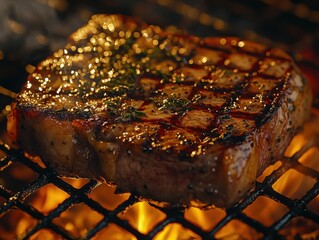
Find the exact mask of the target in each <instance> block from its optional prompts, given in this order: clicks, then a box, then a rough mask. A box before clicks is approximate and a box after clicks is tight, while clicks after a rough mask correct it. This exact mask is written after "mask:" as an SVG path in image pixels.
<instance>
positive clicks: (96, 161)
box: [8, 15, 311, 207]
mask: <svg viewBox="0 0 319 240" xmlns="http://www.w3.org/2000/svg"><path fill="white" fill-rule="evenodd" d="M310 107H311V93H310V90H309V86H308V83H307V81H306V80H305V78H304V77H303V75H302V73H301V72H300V71H299V69H298V68H297V67H296V65H295V64H294V62H293V60H292V59H291V57H290V56H288V55H287V54H286V53H285V52H283V51H282V50H279V49H272V48H267V47H265V46H263V45H260V44H258V43H254V42H251V41H245V40H241V39H238V38H230V37H227V38H215V37H214V38H211V37H208V38H199V37H196V36H191V35H187V34H185V35H182V34H174V33H169V32H167V31H164V30H162V29H161V28H160V27H158V26H151V25H147V24H145V23H142V22H139V21H137V20H135V19H133V18H131V17H127V16H121V15H96V16H93V17H92V19H91V20H90V21H89V23H88V24H87V25H86V26H84V27H82V28H80V29H79V30H77V31H76V32H75V33H74V34H72V35H71V36H70V38H69V41H68V43H67V45H66V46H65V48H63V49H60V50H59V51H57V52H55V53H54V54H53V55H52V56H50V57H48V58H47V59H45V60H44V61H42V62H41V63H40V64H39V65H38V66H37V67H36V70H35V71H34V72H33V73H32V74H31V75H30V76H29V77H28V79H27V82H26V84H25V86H24V88H23V90H22V91H21V93H20V94H19V96H18V98H17V100H16V102H15V104H14V110H13V111H12V114H11V115H10V117H9V121H8V130H9V132H10V133H11V135H12V136H13V138H14V139H15V140H16V143H17V144H18V145H19V146H21V147H22V148H23V149H24V150H25V151H26V152H27V153H29V154H31V155H34V156H39V157H40V158H41V159H42V160H43V162H44V163H45V164H46V165H47V166H49V167H50V168H52V169H54V170H55V171H57V172H58V173H59V174H60V175H63V176H69V177H85V178H97V179H101V180H105V181H107V182H109V183H112V184H115V185H116V186H117V188H118V190H119V191H124V192H132V193H135V194H138V195H140V196H143V197H145V198H149V199H153V200H157V201H165V202H168V203H172V204H186V205H192V204H194V203H196V204H197V203H198V202H200V203H203V204H205V205H211V204H214V205H216V206H218V207H229V206H230V205H232V204H233V203H235V202H237V201H239V200H240V198H241V197H242V196H243V195H244V194H245V193H247V192H248V191H249V190H250V189H251V188H252V187H253V186H254V183H255V181H256V178H257V176H258V175H260V174H261V173H262V171H263V170H264V169H265V168H266V167H267V166H269V165H270V164H273V163H274V162H275V161H276V160H278V159H280V158H282V157H283V156H284V152H285V149H286V147H287V146H288V144H289V142H290V140H291V139H292V137H293V136H294V134H295V133H296V131H297V130H298V129H299V128H300V127H301V126H302V125H303V123H304V121H305V120H306V119H307V117H308V116H309V112H310Z"/></svg>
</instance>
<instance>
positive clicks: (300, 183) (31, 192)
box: [0, 110, 319, 239]
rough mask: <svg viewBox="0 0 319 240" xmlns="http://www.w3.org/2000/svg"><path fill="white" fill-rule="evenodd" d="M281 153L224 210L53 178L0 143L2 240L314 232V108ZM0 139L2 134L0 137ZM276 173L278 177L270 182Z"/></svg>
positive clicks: (318, 117) (318, 225) (318, 158)
mask: <svg viewBox="0 0 319 240" xmlns="http://www.w3.org/2000/svg"><path fill="white" fill-rule="evenodd" d="M316 111H317V110H314V111H313V112H314V113H313V117H312V120H311V121H310V122H309V123H307V124H306V126H305V128H304V130H303V131H302V132H301V133H300V134H298V135H297V136H295V138H294V139H293V141H292V142H291V144H290V146H289V147H288V149H287V151H286V156H287V157H286V158H285V159H282V160H281V161H278V162H277V163H276V164H274V165H272V166H270V167H269V168H267V169H266V170H265V172H264V173H263V175H262V176H260V177H259V178H258V182H257V185H256V188H255V189H254V190H253V191H252V192H250V193H249V194H248V195H247V196H246V197H245V198H244V199H243V200H242V201H241V202H239V203H237V204H236V205H235V206H233V207H232V208H230V209H226V210H223V209H219V208H214V207H210V208H206V209H201V208H196V207H191V208H184V207H169V208H168V207H166V206H165V205H164V204H162V203H155V202H152V201H146V200H143V199H140V198H138V197H136V196H134V195H133V194H129V193H122V194H121V193H115V191H116V190H115V188H114V187H113V186H110V185H107V184H105V183H99V182H97V181H95V180H87V179H68V178H62V177H58V176H57V175H56V174H55V173H54V172H53V171H52V170H50V169H46V168H44V166H43V164H42V163H41V162H40V161H39V160H38V159H34V158H33V159H32V161H31V160H29V159H28V158H26V157H24V156H23V153H22V152H20V151H17V150H13V149H10V148H8V146H7V145H5V144H4V143H2V145H1V148H0V149H1V151H0V154H1V161H0V164H1V171H0V181H1V186H0V204H1V205H0V206H1V208H0V214H1V215H0V236H1V238H2V239H13V238H19V239H20V238H21V239H27V238H30V239H62V238H63V239H65V238H66V239H78V238H81V239H82V238H84V239H89V238H90V239H106V238H107V239H139V238H143V237H146V238H148V239H202V238H209V237H213V238H215V239H256V238H262V237H264V238H268V239H273V238H276V239H277V238H278V237H280V236H285V237H291V238H292V237H296V236H299V237H300V238H301V239H309V238H311V237H313V239H315V237H318V236H319V231H318V229H319V195H318V194H319V164H318V163H319V137H318V136H319V129H318V124H319V114H318V112H317V113H316ZM2 139H5V137H4V138H2ZM277 179H278V180H277Z"/></svg>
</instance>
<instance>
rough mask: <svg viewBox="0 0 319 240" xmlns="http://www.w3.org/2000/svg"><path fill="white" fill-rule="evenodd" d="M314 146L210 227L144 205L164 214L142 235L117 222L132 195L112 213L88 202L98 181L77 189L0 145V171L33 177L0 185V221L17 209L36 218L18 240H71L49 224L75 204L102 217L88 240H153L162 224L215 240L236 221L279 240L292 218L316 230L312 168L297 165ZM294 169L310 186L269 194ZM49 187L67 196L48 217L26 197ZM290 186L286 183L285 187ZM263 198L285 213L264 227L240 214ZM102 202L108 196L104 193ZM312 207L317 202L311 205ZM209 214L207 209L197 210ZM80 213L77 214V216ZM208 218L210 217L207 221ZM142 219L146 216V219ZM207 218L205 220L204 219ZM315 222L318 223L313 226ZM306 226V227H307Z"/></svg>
mask: <svg viewBox="0 0 319 240" xmlns="http://www.w3.org/2000/svg"><path fill="white" fill-rule="evenodd" d="M318 147H319V138H318V136H316V137H315V138H313V139H309V141H308V142H307V143H306V145H305V146H303V147H302V148H301V149H300V150H299V151H298V152H296V153H295V154H294V155H293V156H291V157H287V158H285V159H283V160H282V161H281V163H282V165H281V166H280V167H279V168H278V169H276V170H275V171H273V172H272V173H271V174H270V175H269V176H267V177H265V179H264V180H263V181H262V182H257V185H256V188H255V189H254V190H253V191H252V192H250V193H249V194H248V195H247V196H246V197H245V198H244V199H243V200H242V201H241V202H239V203H237V204H236V205H234V206H233V207H231V208H229V209H227V210H225V213H226V215H225V216H224V217H223V218H222V219H221V220H220V221H219V222H217V223H216V224H215V225H214V226H213V227H212V228H211V229H209V230H203V229H202V228H201V226H199V225H198V224H196V223H193V222H191V221H189V220H188V219H186V218H185V211H187V210H186V209H185V208H182V207H176V208H165V207H160V206H158V205H154V204H153V203H149V205H150V206H152V207H154V208H156V209H157V210H158V211H160V212H162V213H164V215H165V217H164V218H163V219H161V220H160V221H158V222H157V223H156V224H155V226H154V227H153V228H152V230H151V231H150V232H148V233H147V234H145V233H143V232H141V231H139V230H138V229H136V227H135V226H132V224H131V223H130V222H129V221H127V220H126V219H123V218H121V214H123V213H124V212H125V211H126V210H127V209H129V208H130V207H131V206H132V205H134V204H136V203H139V202H141V201H142V200H140V199H139V198H138V197H137V196H134V195H133V194H132V195H130V197H129V198H127V199H126V200H124V201H123V202H122V203H120V204H119V205H118V206H117V207H116V208H115V209H113V210H111V211H110V210H108V209H107V208H105V207H103V206H102V205H103V204H102V205H101V203H100V202H99V201H96V200H94V199H93V198H91V197H90V196H89V194H90V193H92V192H94V191H95V189H96V188H97V187H98V186H99V183H98V182H97V181H96V180H90V181H88V182H87V183H86V184H84V185H83V186H82V187H80V188H76V187H74V186H72V185H71V184H70V183H68V182H67V181H65V180H63V179H62V178H60V177H59V176H57V174H56V173H55V172H54V171H52V170H50V169H47V168H43V167H41V166H40V165H39V164H38V163H36V162H33V161H31V160H29V159H28V158H26V157H25V156H24V154H23V152H22V151H21V150H14V149H10V148H8V146H7V145H6V144H4V143H2V144H1V145H0V150H1V151H2V152H3V153H4V155H5V156H3V157H2V159H1V168H2V171H4V169H7V168H9V167H10V165H11V164H14V163H16V162H19V163H21V164H23V165H25V166H26V167H28V168H30V169H32V171H33V172H35V173H36V174H37V177H36V179H35V180H34V181H33V182H31V183H29V184H22V185H21V186H19V189H21V190H19V191H17V192H12V191H11V190H9V189H8V188H7V187H6V183H3V184H2V185H1V187H0V196H1V197H2V198H3V199H5V200H4V203H3V204H2V205H1V208H0V222H1V223H2V224H4V223H3V222H2V221H4V220H5V219H1V218H3V216H4V215H5V213H6V212H8V211H9V210H10V209H20V210H21V211H23V212H25V213H27V214H29V215H30V216H32V217H33V218H34V219H36V224H35V225H34V226H32V227H31V228H30V229H28V230H27V232H25V233H23V234H22V235H21V236H19V238H21V239H29V238H30V237H32V236H33V234H36V233H37V232H38V231H40V230H41V229H50V230H51V231H53V232H55V233H56V234H58V235H59V236H60V237H63V238H65V239H77V237H76V236H73V235H72V234H71V233H70V232H69V231H68V230H67V229H66V228H65V226H64V227H63V226H61V225H57V224H55V223H54V219H55V218H57V217H59V216H60V215H61V214H63V212H66V211H67V210H68V209H69V208H70V207H71V206H73V205H75V204H79V203H84V204H85V205H87V206H88V207H89V208H91V209H92V210H94V211H96V212H98V213H99V214H101V215H102V219H101V220H100V221H98V222H97V223H96V224H95V225H94V226H93V228H92V229H89V231H88V232H87V233H85V234H84V235H83V236H81V237H83V238H84V239H90V238H91V237H93V236H95V235H96V234H98V233H99V231H101V230H102V229H104V228H106V227H108V225H110V224H111V223H113V224H116V225H118V226H120V227H121V228H123V229H125V230H126V231H128V232H129V233H131V234H132V235H134V236H135V237H136V238H138V239H153V237H154V236H156V235H157V234H159V233H160V232H161V231H162V230H163V229H164V228H165V227H166V226H168V225H170V224H172V223H179V224H180V225H181V226H183V231H185V229H189V230H190V231H191V232H192V233H190V235H191V236H192V235H193V233H195V234H196V235H197V236H200V237H201V238H203V239H208V238H209V239H211V238H212V239H213V238H217V237H216V236H218V233H219V232H220V231H221V229H222V228H223V227H225V226H226V225H227V224H228V223H229V222H231V221H233V220H235V219H236V220H239V221H240V222H242V223H245V224H247V225H249V226H250V227H251V228H253V229H254V230H255V231H256V233H259V234H261V235H260V236H263V237H264V238H265V239H280V237H282V234H283V233H281V232H280V231H281V229H283V228H285V226H286V225H287V224H288V223H289V222H290V221H292V220H293V219H294V218H295V217H304V218H305V219H308V220H311V221H312V222H313V223H310V222H307V221H305V222H304V223H303V224H305V225H307V224H310V225H313V226H312V227H310V229H312V230H314V229H317V228H318V226H319V214H318V212H316V211H318V206H317V209H315V210H311V208H309V207H308V204H309V203H310V202H311V201H313V200H314V199H315V198H316V197H317V196H318V195H319V171H317V170H314V169H312V168H310V167H308V166H306V165H304V164H302V163H301V162H300V159H301V158H302V157H303V156H304V155H305V154H306V153H307V151H309V149H311V148H317V149H318ZM312 157H314V156H312ZM291 169H294V170H296V171H298V172H299V173H301V174H303V175H304V176H308V177H310V178H312V179H314V180H315V183H314V184H313V186H312V187H311V188H310V189H309V190H308V191H307V192H306V193H305V194H304V195H302V196H301V197H300V198H298V199H292V198H290V197H287V196H285V195H284V194H281V193H280V192H278V191H276V190H274V188H273V185H274V184H275V182H276V181H277V180H278V179H279V178H280V177H282V176H283V175H284V174H285V173H286V172H287V171H288V170H291ZM49 184H53V185H54V186H56V187H57V188H59V189H61V190H63V191H64V192H66V193H67V194H68V195H69V197H68V198H66V199H65V200H64V201H63V202H62V203H61V204H59V205H58V206H57V207H56V208H54V209H53V210H52V211H50V212H49V213H48V214H44V213H43V212H41V211H39V210H37V209H36V208H35V207H33V206H32V205H31V204H29V203H28V202H27V201H26V199H27V198H28V197H29V196H30V195H32V194H34V193H35V192H36V191H37V190H39V189H40V188H42V187H44V186H46V185H49ZM290 184H291V183H290ZM261 196H264V197H267V198H270V199H273V200H275V201H276V202H278V203H280V204H282V205H284V206H286V207H287V209H288V211H287V212H286V213H285V214H284V215H283V216H281V217H280V219H278V220H277V221H275V222H274V223H273V224H271V225H270V226H266V225H265V224H264V223H262V222H261V221H258V220H256V219H254V217H251V216H248V215H247V214H245V209H246V208H247V207H249V205H251V204H253V203H254V202H255V201H256V199H257V198H259V197H261ZM105 198H108V196H107V195H105ZM316 202H317V204H318V201H316ZM203 211H209V210H203ZM79 214H83V213H79ZM215 217H216V216H214V215H213V214H212V215H211V216H210V218H211V220H212V221H213V220H214V218H215ZM146 218H147V217H146ZM207 220H208V219H207ZM316 224H318V225H316ZM308 227H309V226H308Z"/></svg>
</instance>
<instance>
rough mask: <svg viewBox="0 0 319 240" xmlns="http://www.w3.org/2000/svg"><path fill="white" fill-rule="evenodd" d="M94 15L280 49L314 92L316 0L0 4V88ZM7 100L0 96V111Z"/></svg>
mask: <svg viewBox="0 0 319 240" xmlns="http://www.w3.org/2000/svg"><path fill="white" fill-rule="evenodd" d="M94 13H121V14H127V15H131V16H134V17H136V18H139V19H141V20H143V21H145V22H147V23H149V24H156V25H160V26H162V27H163V28H172V27H177V28H179V29H182V30H183V31H187V32H189V33H191V34H196V35H199V36H238V37H241V38H243V39H250V40H254V41H258V42H261V43H264V44H266V45H268V46H276V47H280V48H284V49H285V50H286V51H288V52H289V53H290V54H291V55H293V57H294V58H295V60H296V61H297V64H298V65H299V66H300V67H301V68H302V69H303V70H304V72H305V74H306V75H307V77H308V78H309V79H310V80H311V83H312V87H313V89H314V92H315V94H316V95H318V91H319V84H318V82H319V79H318V78H319V1H317V0H305V1H301V0H280V1H279V0H277V1H274V0H255V1H248V0H242V1H231V0H223V1H205V0H199V1H194V0H183V1H182V0H147V1H142V0H117V1H107V0H94V1H87V0H28V1H25V0H1V2H0V29H1V31H0V86H3V87H5V88H8V89H10V90H12V91H14V92H18V91H19V90H20V88H21V86H22V84H23V82H24V81H25V79H26V77H27V74H28V73H27V71H26V70H25V68H26V66H27V65H33V66H34V65H36V64H37V63H38V62H39V61H41V60H42V59H44V58H45V57H46V56H48V55H49V54H51V53H52V52H53V51H55V50H57V49H58V48H60V47H63V45H64V44H65V41H66V39H67V37H68V36H69V34H70V33H72V32H73V31H75V30H76V29H77V28H78V27H80V26H82V25H84V24H85V23H86V22H87V21H88V19H89V18H90V16H92V14H94ZM11 101H12V99H11V98H9V97H6V96H3V95H1V94H0V107H3V106H5V105H6V104H9V103H10V102H11Z"/></svg>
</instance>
